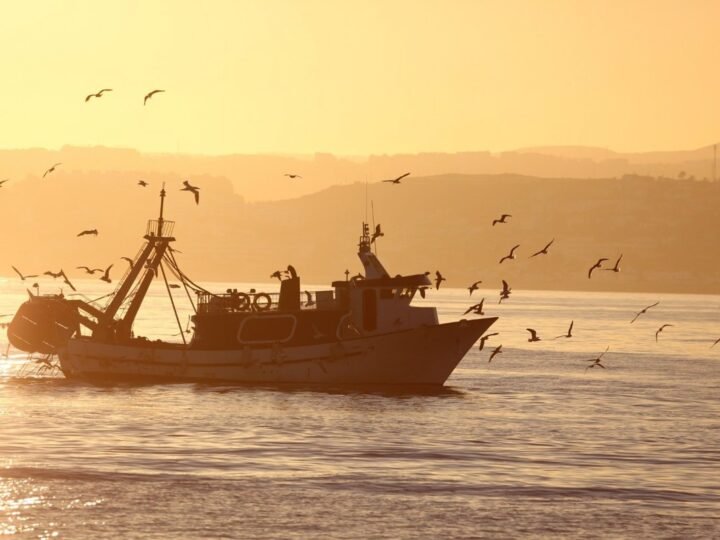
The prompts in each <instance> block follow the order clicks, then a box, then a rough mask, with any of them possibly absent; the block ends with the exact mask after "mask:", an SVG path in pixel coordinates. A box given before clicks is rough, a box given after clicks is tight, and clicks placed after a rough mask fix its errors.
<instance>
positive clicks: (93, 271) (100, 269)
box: [75, 266, 103, 275]
mask: <svg viewBox="0 0 720 540" xmlns="http://www.w3.org/2000/svg"><path fill="white" fill-rule="evenodd" d="M75 268H77V269H78V270H85V273H86V274H90V275H93V274H94V273H95V272H102V271H103V270H102V268H90V267H89V266H76V267H75Z"/></svg>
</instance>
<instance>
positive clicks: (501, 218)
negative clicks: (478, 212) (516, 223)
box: [492, 214, 512, 227]
mask: <svg viewBox="0 0 720 540" xmlns="http://www.w3.org/2000/svg"><path fill="white" fill-rule="evenodd" d="M509 217H512V214H503V215H501V216H500V217H499V218H498V219H493V222H492V225H493V227H494V226H495V225H496V224H497V223H507V221H506V220H507V218H509Z"/></svg>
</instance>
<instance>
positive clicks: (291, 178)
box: [285, 173, 302, 180]
mask: <svg viewBox="0 0 720 540" xmlns="http://www.w3.org/2000/svg"><path fill="white" fill-rule="evenodd" d="M285 176H287V177H288V178H290V180H295V179H296V178H302V176H300V175H299V174H291V173H285Z"/></svg>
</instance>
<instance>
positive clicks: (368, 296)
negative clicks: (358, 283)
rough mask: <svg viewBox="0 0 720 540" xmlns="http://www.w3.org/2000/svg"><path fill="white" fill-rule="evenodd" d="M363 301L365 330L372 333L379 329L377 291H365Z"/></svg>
mask: <svg viewBox="0 0 720 540" xmlns="http://www.w3.org/2000/svg"><path fill="white" fill-rule="evenodd" d="M362 301H363V328H364V329H365V330H367V331H372V330H375V328H377V296H376V295H375V289H365V290H364V291H363V295H362Z"/></svg>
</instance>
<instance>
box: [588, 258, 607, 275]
mask: <svg viewBox="0 0 720 540" xmlns="http://www.w3.org/2000/svg"><path fill="white" fill-rule="evenodd" d="M605 261H607V259H598V262H596V263H595V264H593V265H592V266H591V267H590V270H588V279H590V278H591V277H592V273H593V270H595V269H596V268H600V266H601V265H602V263H603V262H605Z"/></svg>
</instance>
